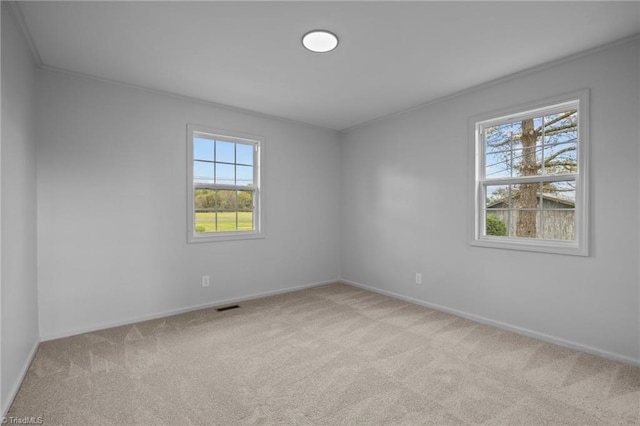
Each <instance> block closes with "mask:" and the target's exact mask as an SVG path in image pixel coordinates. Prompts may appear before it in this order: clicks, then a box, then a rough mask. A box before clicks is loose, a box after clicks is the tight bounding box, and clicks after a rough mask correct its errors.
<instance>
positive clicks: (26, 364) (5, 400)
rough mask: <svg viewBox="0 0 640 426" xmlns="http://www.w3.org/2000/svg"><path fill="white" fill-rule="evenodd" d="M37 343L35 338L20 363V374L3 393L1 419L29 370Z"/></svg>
mask: <svg viewBox="0 0 640 426" xmlns="http://www.w3.org/2000/svg"><path fill="white" fill-rule="evenodd" d="M39 345H40V340H36V341H35V342H34V343H33V346H32V347H31V350H30V351H29V355H27V358H26V359H25V360H24V363H23V364H22V368H21V369H20V374H18V377H16V380H15V381H14V382H13V385H12V386H11V389H10V390H9V394H8V395H3V397H4V398H3V401H2V416H1V418H2V419H3V420H4V418H5V417H6V415H7V411H9V408H10V407H11V404H12V403H13V400H14V398H15V397H16V395H17V394H18V391H19V390H20V386H22V381H23V380H24V376H26V375H27V371H28V370H29V367H30V366H31V363H32V362H33V357H35V356H36V352H37V351H38V346H39ZM3 423H4V422H3Z"/></svg>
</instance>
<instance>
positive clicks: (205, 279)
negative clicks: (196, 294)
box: [202, 275, 211, 287]
mask: <svg viewBox="0 0 640 426" xmlns="http://www.w3.org/2000/svg"><path fill="white" fill-rule="evenodd" d="M210 284H211V282H210V281H209V275H203V276H202V287H209V285H210Z"/></svg>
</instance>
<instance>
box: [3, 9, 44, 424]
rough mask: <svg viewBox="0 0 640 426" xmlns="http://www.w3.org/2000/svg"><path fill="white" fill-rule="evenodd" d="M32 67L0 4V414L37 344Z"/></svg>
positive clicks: (12, 23) (24, 47)
mask: <svg viewBox="0 0 640 426" xmlns="http://www.w3.org/2000/svg"><path fill="white" fill-rule="evenodd" d="M34 82H35V80H34V63H33V59H32V56H31V52H30V51H29V48H28V45H27V43H26V41H25V40H24V38H23V37H22V34H21V33H20V32H19V31H18V29H17V27H16V25H15V23H14V21H13V19H12V15H11V13H10V12H9V10H8V6H7V4H6V2H3V3H2V139H1V141H2V142H1V146H0V149H1V152H2V154H1V156H0V157H1V164H0V173H1V177H0V180H1V181H2V187H1V189H0V191H1V194H2V203H1V206H2V212H1V215H0V217H1V221H0V222H1V228H0V235H1V238H2V242H1V244H2V252H1V253H2V254H1V257H0V262H1V263H0V265H1V267H0V269H1V271H2V273H1V280H2V281H1V282H2V288H1V293H2V297H1V299H2V314H1V324H2V327H1V334H0V336H1V344H0V346H1V348H2V350H1V355H0V357H1V359H2V369H1V378H2V380H1V382H2V386H1V387H0V392H1V397H0V400H1V401H2V412H3V413H4V412H5V410H6V409H7V408H8V404H9V402H10V399H11V398H12V397H13V394H14V393H15V392H16V391H17V388H18V386H19V385H20V380H21V379H22V375H23V374H24V372H25V370H26V368H27V367H28V362H29V360H30V358H31V355H32V353H33V351H34V349H35V347H36V344H37V343H38V340H39V333H38V304H37V294H36V291H37V283H36V281H37V275H36V273H37V270H36V153H35V133H34V123H35V118H34V105H35V103H34Z"/></svg>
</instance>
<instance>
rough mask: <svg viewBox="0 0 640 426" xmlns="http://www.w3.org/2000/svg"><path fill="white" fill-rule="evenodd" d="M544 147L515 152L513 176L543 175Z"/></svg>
mask: <svg viewBox="0 0 640 426" xmlns="http://www.w3.org/2000/svg"><path fill="white" fill-rule="evenodd" d="M541 160H542V147H529V148H524V149H515V150H513V176H535V175H539V174H542V167H541Z"/></svg>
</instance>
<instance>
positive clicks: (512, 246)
mask: <svg viewBox="0 0 640 426" xmlns="http://www.w3.org/2000/svg"><path fill="white" fill-rule="evenodd" d="M470 245H471V246H473V247H489V248H497V249H506V250H520V251H533V252H538V253H550V254H565V255H570V256H589V253H588V251H587V249H586V248H585V247H581V246H580V244H579V243H577V242H574V241H551V240H544V241H543V240H530V239H525V238H500V237H482V238H478V239H476V240H473V241H471V243H470Z"/></svg>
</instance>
